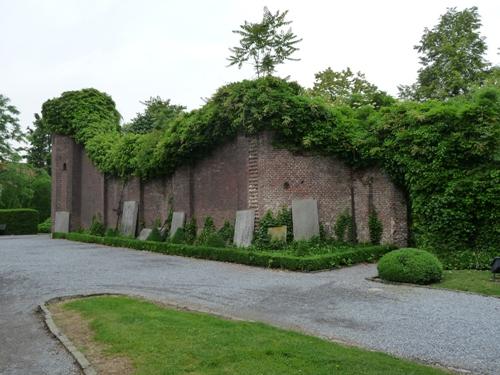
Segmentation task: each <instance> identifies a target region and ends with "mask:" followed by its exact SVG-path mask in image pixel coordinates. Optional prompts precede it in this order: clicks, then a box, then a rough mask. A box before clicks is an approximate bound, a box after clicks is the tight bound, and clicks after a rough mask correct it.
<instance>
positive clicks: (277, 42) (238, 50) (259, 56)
mask: <svg viewBox="0 0 500 375" xmlns="http://www.w3.org/2000/svg"><path fill="white" fill-rule="evenodd" d="M287 13H288V11H287V10H285V11H284V12H282V13H281V12H280V11H277V12H276V13H275V14H273V13H271V12H270V11H269V9H268V8H267V7H264V16H263V18H262V21H261V22H258V23H250V22H247V21H245V23H244V24H243V25H240V30H234V31H233V33H236V34H239V35H241V39H240V45H239V46H237V47H234V48H230V49H229V50H230V51H231V52H232V55H231V56H230V57H229V58H228V60H229V66H232V65H238V68H241V67H242V65H243V63H246V62H247V61H249V60H250V61H251V63H252V64H253V67H254V68H255V72H256V73H257V77H260V76H261V75H271V74H272V73H273V72H274V71H275V70H276V66H277V65H279V64H282V63H284V62H285V60H294V61H297V60H299V59H295V58H292V57H291V55H292V54H293V53H294V52H296V51H297V50H298V48H297V44H298V43H299V42H300V41H302V39H298V37H297V36H296V35H295V34H294V33H293V32H292V29H291V28H288V29H287V30H284V28H285V27H286V26H288V25H289V24H291V23H292V22H291V21H286V20H285V17H286V15H287Z"/></svg>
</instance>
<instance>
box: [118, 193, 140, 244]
mask: <svg viewBox="0 0 500 375" xmlns="http://www.w3.org/2000/svg"><path fill="white" fill-rule="evenodd" d="M138 213H139V202H137V201H125V202H123V212H122V220H121V224H120V233H121V234H123V235H124V236H131V237H135V232H136V230H137V214H138Z"/></svg>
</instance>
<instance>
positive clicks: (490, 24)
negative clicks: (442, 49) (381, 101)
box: [0, 0, 500, 128]
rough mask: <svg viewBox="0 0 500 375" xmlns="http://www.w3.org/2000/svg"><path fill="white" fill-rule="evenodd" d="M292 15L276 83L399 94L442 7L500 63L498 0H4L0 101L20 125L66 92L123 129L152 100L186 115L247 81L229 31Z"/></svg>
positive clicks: (250, 74) (1, 5) (248, 72)
mask: <svg viewBox="0 0 500 375" xmlns="http://www.w3.org/2000/svg"><path fill="white" fill-rule="evenodd" d="M265 5H267V6H268V7H269V8H270V10H271V11H275V10H278V9H279V10H286V9H288V10H289V14H288V19H289V20H291V21H293V24H292V25H291V26H292V29H293V31H294V32H295V33H296V34H297V35H298V36H299V37H301V38H303V41H302V42H301V44H300V51H298V52H297V54H296V57H298V58H300V59H301V60H300V61H298V62H293V61H290V62H287V63H286V64H285V65H284V66H283V67H282V68H280V69H279V70H278V75H280V76H282V77H284V76H288V75H289V76H290V77H291V79H293V80H297V81H298V82H299V83H301V84H302V85H304V86H306V87H310V86H312V83H313V81H314V73H316V72H318V71H320V70H323V69H325V68H327V67H328V66H330V67H332V68H333V69H334V70H341V69H344V68H345V67H347V66H349V67H351V69H352V70H355V71H358V70H360V71H362V72H364V73H365V74H366V77H367V79H368V80H369V81H371V82H372V83H374V84H376V85H377V86H378V87H379V88H381V89H383V90H386V91H388V92H389V93H391V94H393V95H395V94H396V93H397V86H398V85H399V84H409V83H412V82H414V80H415V77H416V72H417V69H418V55H417V54H416V51H414V50H413V48H412V47H413V46H414V45H415V44H417V43H418V41H419V40H420V37H421V35H422V32H423V30H424V28H425V27H429V28H431V27H432V26H434V25H435V24H436V23H437V22H438V19H439V16H440V15H441V14H443V13H444V12H445V11H446V8H447V7H452V6H456V7H457V8H458V9H463V8H465V7H471V6H474V5H476V6H477V7H478V8H479V13H480V15H481V17H482V23H483V27H482V29H481V32H482V35H483V36H485V37H486V42H487V44H488V47H489V50H488V53H487V58H488V60H489V61H490V62H492V63H494V64H499V63H500V56H498V54H497V53H498V47H500V1H496V0H495V1H493V0H476V1H466V0H454V1H448V0H419V1H401V0H399V1H397V0H396V1H388V0H387V1H384V0H378V1H368V0H367V1H360V0H349V1H348V0H341V1H338V0H325V1H315V0H309V1H304V0H300V1H291V0H266V1H261V0H254V1H236V0H233V1H230V0H217V1H206V0H205V1H203V0H182V1H173V0H140V1H139V0H128V1H126V0H0V35H1V42H0V58H1V60H0V61H1V66H0V93H2V94H3V95H6V96H7V97H9V98H10V99H11V102H12V104H14V105H15V106H17V107H18V109H19V110H20V111H21V116H20V118H21V124H22V125H23V128H26V126H27V125H30V124H31V122H32V119H33V114H34V113H35V112H39V111H40V109H41V105H42V103H43V102H44V101H45V100H47V99H49V98H52V97H55V96H58V95H60V94H61V93H62V92H64V91H67V90H77V89H81V88H86V87H94V88H97V89H99V90H101V91H105V92H107V93H108V94H110V95H111V96H112V97H113V99H114V100H115V102H116V104H117V107H118V110H119V111H120V113H121V114H122V116H123V118H124V120H125V121H127V120H130V119H131V118H132V117H134V115H135V113H136V112H139V111H142V109H143V106H142V105H141V104H140V101H144V100H145V99H147V98H149V97H151V96H156V95H159V96H161V97H162V98H164V99H166V98H170V99H171V100H172V102H173V103H175V104H182V105H185V106H187V107H188V108H189V109H193V108H197V107H199V106H201V105H202V104H203V100H202V98H205V97H210V96H211V95H212V94H213V93H214V91H215V90H216V89H217V88H218V87H219V86H221V85H223V84H225V83H229V82H234V81H238V80H241V79H245V78H253V77H254V73H253V70H252V69H251V68H246V69H245V68H244V69H241V70H238V68H237V67H230V68H228V67H227V60H226V59H227V57H228V56H229V54H230V53H229V51H228V49H229V48H230V47H233V46H235V45H237V44H238V35H236V34H233V33H232V30H235V29H237V28H238V27H239V25H240V24H242V23H243V21H245V20H247V21H251V22H257V21H260V20H261V18H262V12H263V7H264V6H265Z"/></svg>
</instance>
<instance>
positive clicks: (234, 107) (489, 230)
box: [42, 77, 500, 253]
mask: <svg viewBox="0 0 500 375" xmlns="http://www.w3.org/2000/svg"><path fill="white" fill-rule="evenodd" d="M42 114H43V121H45V123H46V124H47V126H48V127H49V128H50V129H51V131H52V132H53V133H58V134H66V135H70V136H72V137H73V138H74V139H75V140H76V142H78V143H81V144H83V145H84V146H85V149H86V151H87V153H88V155H89V157H90V159H91V160H92V161H93V163H94V164H95V165H96V166H97V167H98V168H99V169H100V170H101V171H102V172H104V173H106V174H112V175H116V176H119V177H128V176H131V175H135V176H139V177H141V178H143V179H147V178H151V177H155V176H160V175H169V174H171V173H173V172H174V171H175V169H176V168H177V167H179V166H181V165H184V164H189V163H193V162H194V161H195V160H197V159H200V158H203V157H204V156H205V155H206V154H207V153H209V152H210V151H211V150H212V149H214V148H215V147H217V146H218V145H220V144H223V143H224V142H227V141H228V140H230V139H231V138H233V137H235V136H236V135H238V134H245V135H253V134H257V133H258V132H260V131H263V130H270V131H272V132H273V133H274V139H275V146H277V147H284V148H287V149H289V150H291V151H292V152H315V153H318V154H322V155H328V156H332V157H337V158H340V159H342V160H344V161H345V162H346V163H347V164H349V165H352V166H354V167H356V168H360V167H364V166H368V165H380V166H382V167H383V168H384V169H385V170H386V171H387V172H388V173H389V174H390V176H391V177H392V178H393V180H394V181H395V182H396V183H398V184H399V185H400V186H401V187H402V189H403V190H405V193H406V194H407V196H408V197H409V201H410V210H411V217H412V223H413V224H412V230H413V232H414V237H415V239H416V244H417V245H418V246H422V247H426V248H431V249H433V251H435V252H436V251H437V252H443V253H445V252H449V251H465V250H467V249H469V250H473V251H480V252H491V251H493V250H494V249H495V248H497V247H498V244H499V243H500V207H499V205H500V203H499V202H500V167H499V161H500V90H499V89H498V88H483V89H480V90H478V91H477V92H475V93H474V94H473V95H470V96H463V97H456V98H453V99H449V100H447V101H442V102H440V101H428V102H423V103H417V102H396V103H395V104H393V105H391V106H387V107H382V108H380V109H379V110H376V109H374V108H372V107H368V106H364V107H359V108H356V109H354V108H350V107H348V106H342V105H340V106H332V105H329V104H327V103H326V102H325V101H324V100H323V99H321V98H317V97H311V96H309V95H308V94H307V93H305V90H304V89H303V88H301V87H300V86H299V85H298V84H297V83H294V82H288V81H286V80H282V79H279V78H276V77H265V78H260V79H257V80H252V81H250V80H245V81H241V82H237V83H232V84H229V85H226V86H223V87H221V88H220V89H219V90H217V92H216V93H215V95H214V96H213V97H212V98H211V99H210V100H208V101H207V103H206V104H205V105H204V106H203V107H202V108H200V109H197V110H193V111H191V112H189V113H185V114H182V115H180V116H178V117H176V118H175V119H173V120H172V121H171V122H169V123H168V124H166V126H165V129H162V130H155V131H152V132H150V133H146V134H132V133H127V132H123V131H121V129H120V128H119V125H118V124H119V119H120V116H119V114H118V112H117V111H116V109H115V105H114V103H113V101H112V100H111V98H110V97H109V96H108V95H106V94H104V93H101V92H99V91H97V90H94V89H85V90H81V91H72V92H66V93H64V94H62V95H61V97H59V98H55V99H51V100H49V101H47V102H46V103H45V104H44V105H43V108H42ZM351 227H352V226H351ZM347 230H348V233H349V234H350V236H349V237H350V240H351V241H355V240H356V239H355V237H354V234H355V230H354V227H352V228H347ZM290 233H291V229H290ZM344 233H345V232H344ZM266 235H267V233H266ZM257 237H259V238H263V237H264V236H263V235H262V236H260V235H258V236H257ZM343 238H345V237H343Z"/></svg>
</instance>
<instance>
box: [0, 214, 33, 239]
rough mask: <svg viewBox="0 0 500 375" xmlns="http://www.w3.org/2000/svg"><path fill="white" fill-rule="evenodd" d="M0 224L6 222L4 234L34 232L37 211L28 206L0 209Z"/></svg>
mask: <svg viewBox="0 0 500 375" xmlns="http://www.w3.org/2000/svg"><path fill="white" fill-rule="evenodd" d="M0 224H6V225H7V227H6V228H5V231H3V233H4V234H36V233H37V232H38V211H37V210H33V209H30V208H15V209H4V210H0Z"/></svg>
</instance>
